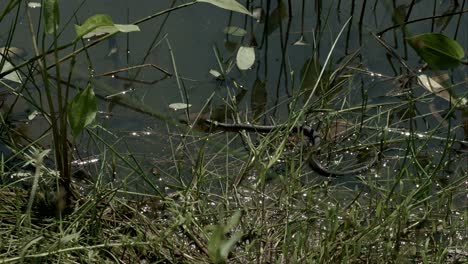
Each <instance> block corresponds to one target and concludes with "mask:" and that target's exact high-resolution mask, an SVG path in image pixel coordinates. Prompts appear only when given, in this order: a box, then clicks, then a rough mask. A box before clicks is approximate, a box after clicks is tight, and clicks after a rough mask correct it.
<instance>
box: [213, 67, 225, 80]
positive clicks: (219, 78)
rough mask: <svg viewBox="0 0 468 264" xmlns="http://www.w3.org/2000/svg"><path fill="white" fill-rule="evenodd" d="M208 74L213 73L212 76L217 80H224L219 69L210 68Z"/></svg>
mask: <svg viewBox="0 0 468 264" xmlns="http://www.w3.org/2000/svg"><path fill="white" fill-rule="evenodd" d="M210 74H211V75H213V77H215V78H216V79H218V80H224V77H223V75H222V74H221V73H220V72H219V71H217V70H213V69H211V70H210Z"/></svg>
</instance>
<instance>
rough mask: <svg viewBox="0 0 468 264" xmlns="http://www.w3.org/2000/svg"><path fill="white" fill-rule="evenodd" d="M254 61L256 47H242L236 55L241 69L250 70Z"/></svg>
mask: <svg viewBox="0 0 468 264" xmlns="http://www.w3.org/2000/svg"><path fill="white" fill-rule="evenodd" d="M254 63H255V49H254V48H253V47H244V46H242V47H240V48H239V50H238V51H237V56H236V64H237V67H238V68H239V70H242V71H245V70H248V69H250V67H252V65H253V64H254Z"/></svg>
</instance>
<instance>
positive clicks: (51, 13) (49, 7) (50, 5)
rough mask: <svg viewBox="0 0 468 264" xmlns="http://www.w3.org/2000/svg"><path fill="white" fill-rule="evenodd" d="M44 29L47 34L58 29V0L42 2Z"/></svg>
mask: <svg viewBox="0 0 468 264" xmlns="http://www.w3.org/2000/svg"><path fill="white" fill-rule="evenodd" d="M44 19H45V30H46V32H47V33H48V34H52V33H54V31H56V30H57V29H58V25H59V21H60V13H59V5H58V0H46V1H45V3H44Z"/></svg>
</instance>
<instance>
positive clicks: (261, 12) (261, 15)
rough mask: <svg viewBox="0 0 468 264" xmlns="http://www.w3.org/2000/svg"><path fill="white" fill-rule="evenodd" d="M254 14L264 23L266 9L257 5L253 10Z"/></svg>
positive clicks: (254, 16) (256, 18) (257, 19)
mask: <svg viewBox="0 0 468 264" xmlns="http://www.w3.org/2000/svg"><path fill="white" fill-rule="evenodd" d="M252 16H253V18H255V20H256V21H257V22H258V23H263V21H264V20H265V11H264V10H263V8H262V7H255V8H254V9H253V11H252Z"/></svg>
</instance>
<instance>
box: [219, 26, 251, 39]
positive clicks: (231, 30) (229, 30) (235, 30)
mask: <svg viewBox="0 0 468 264" xmlns="http://www.w3.org/2000/svg"><path fill="white" fill-rule="evenodd" d="M224 33H226V34H229V35H233V36H236V37H243V36H245V34H247V31H246V30H245V29H243V28H240V27H226V28H225V29H224Z"/></svg>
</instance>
